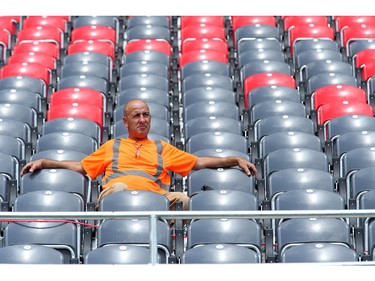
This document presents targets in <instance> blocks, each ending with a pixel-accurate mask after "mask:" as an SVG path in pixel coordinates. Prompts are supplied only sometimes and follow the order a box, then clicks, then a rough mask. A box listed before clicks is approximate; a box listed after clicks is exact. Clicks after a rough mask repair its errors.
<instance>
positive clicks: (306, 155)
mask: <svg viewBox="0 0 375 281" xmlns="http://www.w3.org/2000/svg"><path fill="white" fill-rule="evenodd" d="M328 167H329V164H328V159H327V155H326V154H325V153H324V152H322V151H317V150H314V149H311V148H303V147H302V148H282V149H278V150H275V151H273V152H271V153H269V154H268V155H267V156H266V157H265V158H264V166H263V176H264V178H267V177H268V176H269V175H270V174H271V173H273V172H276V171H279V170H282V169H288V168H313V169H318V170H322V171H328Z"/></svg>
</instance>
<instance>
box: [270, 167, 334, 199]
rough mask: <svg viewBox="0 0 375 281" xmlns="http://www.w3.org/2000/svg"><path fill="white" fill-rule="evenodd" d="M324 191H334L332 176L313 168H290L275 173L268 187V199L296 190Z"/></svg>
mask: <svg viewBox="0 0 375 281" xmlns="http://www.w3.org/2000/svg"><path fill="white" fill-rule="evenodd" d="M309 188H312V189H316V188H319V189H323V190H328V191H334V188H335V184H334V180H333V177H332V174H331V173H330V172H328V171H322V170H318V169H313V168H289V169H283V170H279V171H276V172H273V173H272V174H270V175H269V177H268V179H267V185H266V198H267V199H269V200H270V199H271V198H273V196H274V195H275V194H279V193H282V192H286V191H289V190H294V189H309Z"/></svg>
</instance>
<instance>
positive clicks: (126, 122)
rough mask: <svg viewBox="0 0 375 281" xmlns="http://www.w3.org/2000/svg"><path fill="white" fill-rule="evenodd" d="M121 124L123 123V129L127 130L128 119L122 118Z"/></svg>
mask: <svg viewBox="0 0 375 281" xmlns="http://www.w3.org/2000/svg"><path fill="white" fill-rule="evenodd" d="M122 122H123V123H124V125H125V127H126V128H128V118H126V117H125V116H124V117H122Z"/></svg>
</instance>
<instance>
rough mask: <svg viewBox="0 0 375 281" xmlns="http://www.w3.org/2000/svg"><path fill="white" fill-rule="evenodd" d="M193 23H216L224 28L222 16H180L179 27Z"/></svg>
mask: <svg viewBox="0 0 375 281" xmlns="http://www.w3.org/2000/svg"><path fill="white" fill-rule="evenodd" d="M195 24H206V25H216V26H218V27H221V28H224V17H223V16H182V17H181V28H185V27H187V26H190V25H195Z"/></svg>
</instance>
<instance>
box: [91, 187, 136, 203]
mask: <svg viewBox="0 0 375 281" xmlns="http://www.w3.org/2000/svg"><path fill="white" fill-rule="evenodd" d="M125 190H129V188H128V186H127V185H126V184H124V183H121V182H116V183H114V184H113V185H111V186H109V187H107V188H106V189H104V190H103V191H102V192H100V194H99V197H98V204H97V205H98V206H99V205H100V201H101V200H102V199H103V198H104V197H105V196H108V195H110V194H112V193H116V192H120V191H125Z"/></svg>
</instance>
